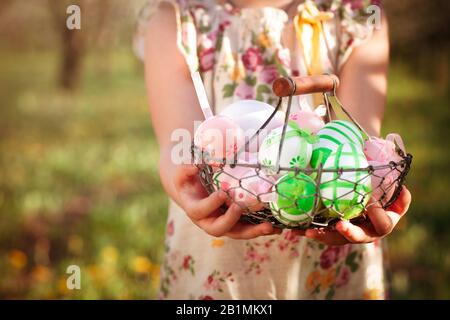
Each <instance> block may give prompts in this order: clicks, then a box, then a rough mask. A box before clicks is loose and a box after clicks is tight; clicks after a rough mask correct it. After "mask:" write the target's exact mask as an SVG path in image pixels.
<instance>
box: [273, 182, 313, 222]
mask: <svg viewBox="0 0 450 320" xmlns="http://www.w3.org/2000/svg"><path fill="white" fill-rule="evenodd" d="M274 189H275V193H276V199H275V201H273V202H270V208H271V210H272V214H273V216H274V217H275V218H276V219H277V220H278V221H280V222H281V223H283V224H284V225H287V226H292V227H295V226H300V225H302V224H305V223H309V221H310V217H309V216H308V214H310V213H312V211H313V209H314V203H315V194H316V183H315V181H314V180H313V179H312V178H311V177H309V176H307V175H306V174H304V173H297V174H293V173H288V174H286V175H284V176H283V177H281V178H280V179H279V180H278V181H277V183H276V188H275V187H274Z"/></svg>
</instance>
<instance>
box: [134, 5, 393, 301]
mask: <svg viewBox="0 0 450 320" xmlns="http://www.w3.org/2000/svg"><path fill="white" fill-rule="evenodd" d="M170 2H171V3H172V4H173V5H174V8H175V11H176V19H177V23H178V30H179V32H178V47H179V49H180V50H181V52H182V53H183V55H184V56H185V58H186V62H187V64H188V66H189V68H190V69H191V71H196V70H199V71H200V73H201V75H202V78H203V81H204V84H205V87H206V90H207V93H208V97H209V100H210V102H211V105H212V106H213V107H214V108H215V111H216V112H218V111H220V110H221V109H222V108H224V107H225V106H227V105H229V104H230V103H232V102H234V101H236V100H241V99H256V100H260V101H264V102H267V103H269V104H273V103H274V102H275V101H276V97H275V96H274V95H273V94H272V91H271V84H272V82H273V81H274V80H275V79H276V78H277V77H279V76H280V75H306V74H308V65H307V64H308V60H309V58H310V57H309V56H310V54H311V51H310V50H311V47H310V46H308V34H307V33H306V34H305V35H304V38H303V41H302V46H303V47H302V48H300V49H301V50H297V49H299V48H294V49H292V50H290V49H289V48H287V47H286V46H284V45H283V39H282V34H283V30H284V28H285V27H286V26H287V25H288V24H289V20H290V18H289V17H288V15H287V14H286V12H284V11H283V10H280V9H275V8H270V7H267V8H258V9H251V8H245V9H239V8H235V7H233V6H232V5H231V4H229V3H228V2H226V1H195V0H194V1H187V0H170ZM157 3H158V1H152V2H151V4H150V7H155V6H156V4H157ZM314 3H315V5H316V6H317V8H319V9H320V10H321V11H322V12H325V11H326V12H331V13H332V17H333V18H332V19H330V20H328V21H327V22H326V23H324V28H323V33H322V34H321V39H320V41H321V42H320V44H321V49H322V50H320V52H321V56H320V57H319V58H320V63H321V68H322V69H323V70H324V72H329V73H339V71H340V68H341V67H342V66H343V64H344V63H345V61H346V59H347V58H348V56H349V55H350V53H351V51H352V49H353V48H354V47H355V46H357V45H359V44H361V43H362V42H363V41H365V40H366V39H368V38H369V37H370V34H371V30H370V28H369V27H368V26H367V25H366V23H365V21H366V18H367V13H366V10H365V8H367V6H368V5H370V4H378V3H377V2H376V1H369V0H352V1H350V0H316V1H314ZM299 5H300V7H299V8H300V9H301V6H302V1H299ZM150 11H151V10H150ZM142 28H144V29H145V25H143V27H142ZM297 46H298V44H297ZM165 245H166V253H165V259H164V263H163V266H162V275H161V290H160V296H159V298H161V299H364V298H368V299H381V298H383V297H384V294H385V293H384V285H383V282H384V278H383V277H384V274H383V258H382V248H381V246H380V245H379V244H378V243H371V244H364V245H346V246H340V247H335V246H325V245H323V244H320V243H317V242H314V241H311V240H308V239H306V238H302V237H299V236H296V235H294V234H293V233H292V232H291V231H289V230H285V231H283V233H282V234H281V235H274V236H267V237H261V238H257V239H253V240H248V241H244V240H232V239H228V238H214V237H211V236H209V235H207V234H206V233H204V232H203V231H202V230H200V229H198V228H197V227H196V226H195V225H194V224H193V223H192V222H191V221H190V220H189V219H188V218H187V217H186V214H185V213H184V212H183V211H182V210H181V209H180V208H179V207H177V206H176V205H175V204H174V203H173V202H171V204H170V210H169V218H168V224H167V234H166V243H165Z"/></svg>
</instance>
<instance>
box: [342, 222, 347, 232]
mask: <svg viewBox="0 0 450 320" xmlns="http://www.w3.org/2000/svg"><path fill="white" fill-rule="evenodd" d="M341 230H342V232H348V222H347V221H342V223H341Z"/></svg>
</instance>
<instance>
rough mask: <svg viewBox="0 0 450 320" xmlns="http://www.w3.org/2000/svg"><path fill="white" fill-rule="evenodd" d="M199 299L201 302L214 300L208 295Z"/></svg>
mask: <svg viewBox="0 0 450 320" xmlns="http://www.w3.org/2000/svg"><path fill="white" fill-rule="evenodd" d="M198 299H199V300H214V298H213V297H211V296H208V295H205V296H200V297H199V298H198Z"/></svg>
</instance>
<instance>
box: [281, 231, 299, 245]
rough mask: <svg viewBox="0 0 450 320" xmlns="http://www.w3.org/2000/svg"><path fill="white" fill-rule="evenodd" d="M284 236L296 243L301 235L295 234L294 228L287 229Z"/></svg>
mask: <svg viewBox="0 0 450 320" xmlns="http://www.w3.org/2000/svg"><path fill="white" fill-rule="evenodd" d="M284 238H285V239H286V240H287V241H289V242H290V243H291V244H296V243H298V241H299V235H298V234H295V233H294V232H293V231H292V230H287V231H286V232H285V233H284Z"/></svg>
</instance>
